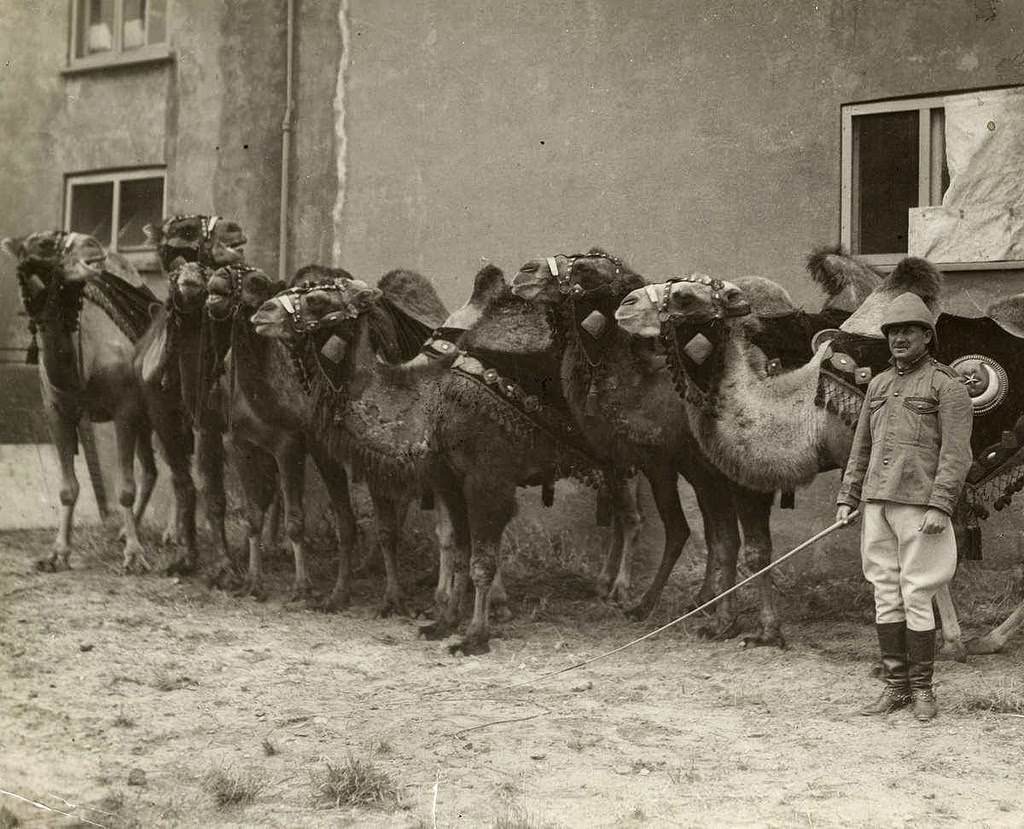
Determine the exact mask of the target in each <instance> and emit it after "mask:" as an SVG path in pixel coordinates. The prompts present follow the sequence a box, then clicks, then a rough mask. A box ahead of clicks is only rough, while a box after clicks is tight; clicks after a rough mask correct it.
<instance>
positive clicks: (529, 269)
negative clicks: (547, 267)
mask: <svg viewBox="0 0 1024 829" xmlns="http://www.w3.org/2000/svg"><path fill="white" fill-rule="evenodd" d="M519 270H520V271H522V272H523V273H537V271H538V270H540V268H539V266H538V265H537V263H536V262H527V263H526V264H525V265H523V267H521V268H520V269H519Z"/></svg>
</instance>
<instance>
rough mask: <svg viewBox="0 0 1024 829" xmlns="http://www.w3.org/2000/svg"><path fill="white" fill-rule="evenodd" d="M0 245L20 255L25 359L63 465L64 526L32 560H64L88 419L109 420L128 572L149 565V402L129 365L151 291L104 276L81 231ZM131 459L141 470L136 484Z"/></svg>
mask: <svg viewBox="0 0 1024 829" xmlns="http://www.w3.org/2000/svg"><path fill="white" fill-rule="evenodd" d="M2 246H3V249H4V250H5V251H6V252H7V253H9V254H10V255H11V256H13V257H14V258H16V259H17V261H18V266H17V275H18V284H19V287H20V289H21V298H22V302H23V304H24V307H25V311H26V313H27V314H28V318H29V330H30V332H31V335H32V341H31V344H30V345H29V348H28V353H27V354H26V359H27V362H29V363H38V364H39V382H40V388H41V391H42V400H43V415H44V417H45V419H46V424H47V428H48V430H49V432H50V435H51V438H52V440H53V443H54V445H55V447H56V449H57V453H58V456H59V459H60V468H61V479H62V480H61V489H60V502H61V518H60V526H59V529H58V532H57V538H56V541H55V544H54V549H53V552H52V554H51V555H50V556H49V557H48V558H46V559H43V560H41V561H40V562H38V565H37V566H38V567H39V569H41V570H49V571H53V570H64V569H67V568H68V567H69V566H70V561H69V559H70V555H71V549H72V548H71V535H72V528H73V522H74V510H75V504H76V503H77V501H78V495H79V484H78V480H77V477H76V475H75V467H74V458H75V455H76V454H77V452H78V445H79V441H78V437H79V436H78V430H79V422H80V420H81V418H82V417H83V416H85V417H88V418H89V419H90V420H91V421H93V422H97V423H99V422H109V421H113V423H114V428H115V431H116V436H117V455H118V471H119V493H118V503H119V505H120V507H121V511H122V515H123V519H124V529H123V535H124V538H125V549H124V569H125V571H126V572H135V571H144V570H147V569H148V568H149V564H148V562H147V561H146V558H145V554H144V550H143V547H142V543H141V542H140V541H139V535H138V524H139V521H140V520H141V518H142V515H143V513H144V512H145V509H146V505H147V504H148V502H149V498H150V496H151V494H152V492H153V487H154V485H155V484H156V477H157V469H156V463H155V459H154V456H153V447H152V443H151V440H150V423H149V420H148V418H147V411H146V405H145V401H144V400H143V398H142V396H141V395H140V393H139V389H138V386H137V384H136V383H135V382H134V380H133V377H132V373H131V362H132V355H133V354H134V344H135V342H136V341H137V340H138V339H139V337H140V335H141V334H142V332H143V331H144V329H145V328H146V326H147V324H148V323H149V319H150V308H151V306H152V305H153V303H154V302H156V297H154V296H153V294H152V293H151V292H150V291H149V290H148V289H147V288H145V287H139V286H136V285H133V284H131V283H129V282H127V281H125V280H124V279H122V278H120V277H118V276H115V275H114V274H112V273H109V272H108V271H107V270H106V269H105V261H106V252H105V251H104V249H103V247H102V245H100V243H99V242H98V241H96V240H95V239H94V238H93V237H91V236H87V235H85V234H82V233H68V232H64V231H43V232H37V233H32V234H29V235H28V236H25V237H22V238H17V239H10V238H8V239H4V240H3V242H2ZM136 457H138V459H139V464H140V467H141V471H142V475H141V479H140V481H139V486H138V488H137V487H136V481H135V470H134V462H135V458H136Z"/></svg>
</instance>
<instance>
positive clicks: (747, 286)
mask: <svg viewBox="0 0 1024 829" xmlns="http://www.w3.org/2000/svg"><path fill="white" fill-rule="evenodd" d="M735 284H736V285H737V286H738V287H739V288H740V289H741V290H742V291H743V293H744V294H745V295H746V297H747V301H748V302H750V310H751V311H752V312H753V313H754V314H756V315H757V316H759V317H784V316H786V315H788V314H793V313H795V312H797V311H799V310H800V309H799V307H798V306H797V304H796V303H795V302H793V298H792V297H791V296H790V295H789V291H787V290H786V289H785V288H783V287H782V286H781V285H780V284H779V283H778V282H773V281H772V280H771V279H767V278H766V277H763V276H741V277H740V278H739V279H737V280H735Z"/></svg>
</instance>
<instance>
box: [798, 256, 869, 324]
mask: <svg viewBox="0 0 1024 829" xmlns="http://www.w3.org/2000/svg"><path fill="white" fill-rule="evenodd" d="M806 267H807V272H808V273H809V274H810V275H811V279H812V280H814V282H816V283H817V284H818V285H819V286H821V289H822V290H823V291H824V292H825V294H826V295H827V296H828V301H827V302H826V303H825V307H826V308H831V309H834V310H837V311H845V312H847V313H853V312H854V311H855V310H856V309H857V307H858V306H859V305H860V304H861V303H862V302H863V301H864V300H865V298H866V297H867V296H868V294H870V293H871V292H872V291H873V290H874V289H875V288H876V287H877V286H878V285H879V284H880V283H881V281H882V277H881V276H880V275H879V274H878V273H876V272H875V271H874V270H872V269H871V268H870V267H868V266H867V265H865V264H864V263H863V262H861V261H859V260H858V259H855V258H854V257H853V256H851V255H850V254H849V252H848V251H847V250H846V249H845V248H844V247H843V246H842V245H822V246H821V247H817V248H815V249H814V250H813V251H811V253H810V254H809V255H808V257H807V261H806Z"/></svg>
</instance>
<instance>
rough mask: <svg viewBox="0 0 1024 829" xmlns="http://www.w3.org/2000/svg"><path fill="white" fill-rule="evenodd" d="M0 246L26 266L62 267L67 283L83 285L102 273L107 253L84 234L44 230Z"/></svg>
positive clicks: (5, 241) (96, 242)
mask: <svg viewBox="0 0 1024 829" xmlns="http://www.w3.org/2000/svg"><path fill="white" fill-rule="evenodd" d="M0 246H2V247H3V249H4V251H5V252H6V253H8V254H9V255H11V256H13V257H14V258H15V259H17V260H18V262H19V263H20V264H24V265H26V266H29V267H30V266H32V265H49V266H51V267H57V266H62V267H63V269H64V273H63V277H64V279H66V280H67V281H68V282H83V281H85V280H86V279H87V278H88V277H89V276H90V275H92V274H96V273H100V272H102V271H103V269H104V267H105V265H106V260H107V252H106V250H104V248H103V245H101V244H100V243H99V242H98V241H97V240H96V239H95V238H93V237H92V236H89V235H88V234H85V233H76V232H73V231H72V232H69V231H63V230H43V231H37V232H35V233H30V234H28V235H27V236H22V237H21V238H15V239H11V238H8V239H3V240H2V241H0Z"/></svg>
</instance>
